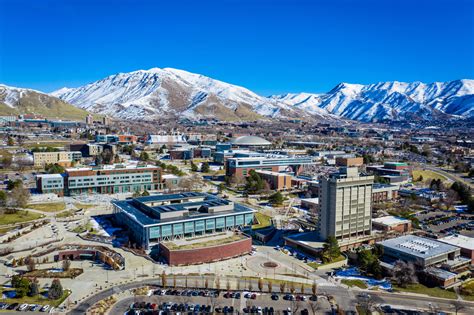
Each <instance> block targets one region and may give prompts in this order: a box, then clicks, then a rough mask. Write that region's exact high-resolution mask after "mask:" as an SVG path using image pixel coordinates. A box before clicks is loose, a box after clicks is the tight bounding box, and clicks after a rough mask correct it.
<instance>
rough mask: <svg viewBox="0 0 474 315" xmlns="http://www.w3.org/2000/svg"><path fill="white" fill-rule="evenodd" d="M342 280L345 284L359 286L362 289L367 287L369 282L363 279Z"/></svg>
mask: <svg viewBox="0 0 474 315" xmlns="http://www.w3.org/2000/svg"><path fill="white" fill-rule="evenodd" d="M341 282H342V283H344V284H345V285H348V286H350V287H359V288H361V289H367V284H366V283H365V282H364V281H362V280H358V279H342V280H341Z"/></svg>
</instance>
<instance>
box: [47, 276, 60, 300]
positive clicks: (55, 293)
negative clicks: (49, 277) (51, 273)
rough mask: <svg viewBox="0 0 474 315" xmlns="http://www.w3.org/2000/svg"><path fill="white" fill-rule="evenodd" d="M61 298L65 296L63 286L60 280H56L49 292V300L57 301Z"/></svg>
mask: <svg viewBox="0 0 474 315" xmlns="http://www.w3.org/2000/svg"><path fill="white" fill-rule="evenodd" d="M61 296H63V286H62V285H61V282H60V281H59V279H54V280H53V282H52V283H51V287H50V288H49V291H48V298H49V299H50V300H57V299H59V298H60V297H61Z"/></svg>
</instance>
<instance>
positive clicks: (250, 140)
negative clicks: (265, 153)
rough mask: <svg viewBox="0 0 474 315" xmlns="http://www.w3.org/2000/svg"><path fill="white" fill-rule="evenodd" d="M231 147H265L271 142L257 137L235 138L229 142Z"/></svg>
mask: <svg viewBox="0 0 474 315" xmlns="http://www.w3.org/2000/svg"><path fill="white" fill-rule="evenodd" d="M231 143H232V144H233V145H244V146H266V145H271V142H269V141H267V140H265V139H263V138H260V137H257V136H242V137H238V138H235V139H234V140H232V141H231Z"/></svg>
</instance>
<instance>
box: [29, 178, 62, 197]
mask: <svg viewBox="0 0 474 315" xmlns="http://www.w3.org/2000/svg"><path fill="white" fill-rule="evenodd" d="M36 189H37V190H38V191H39V192H40V193H42V194H57V195H60V196H63V195H64V178H63V176H62V175H61V174H41V175H37V176H36Z"/></svg>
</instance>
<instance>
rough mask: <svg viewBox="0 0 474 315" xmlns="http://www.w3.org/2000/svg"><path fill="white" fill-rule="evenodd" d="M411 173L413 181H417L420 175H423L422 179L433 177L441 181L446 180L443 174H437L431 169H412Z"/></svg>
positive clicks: (431, 178)
mask: <svg viewBox="0 0 474 315" xmlns="http://www.w3.org/2000/svg"><path fill="white" fill-rule="evenodd" d="M412 175H413V181H418V179H419V178H420V176H422V177H423V181H426V180H433V179H440V180H442V181H447V180H448V179H447V178H446V177H444V176H443V175H441V174H438V173H436V172H433V171H429V170H413V172H412Z"/></svg>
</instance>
